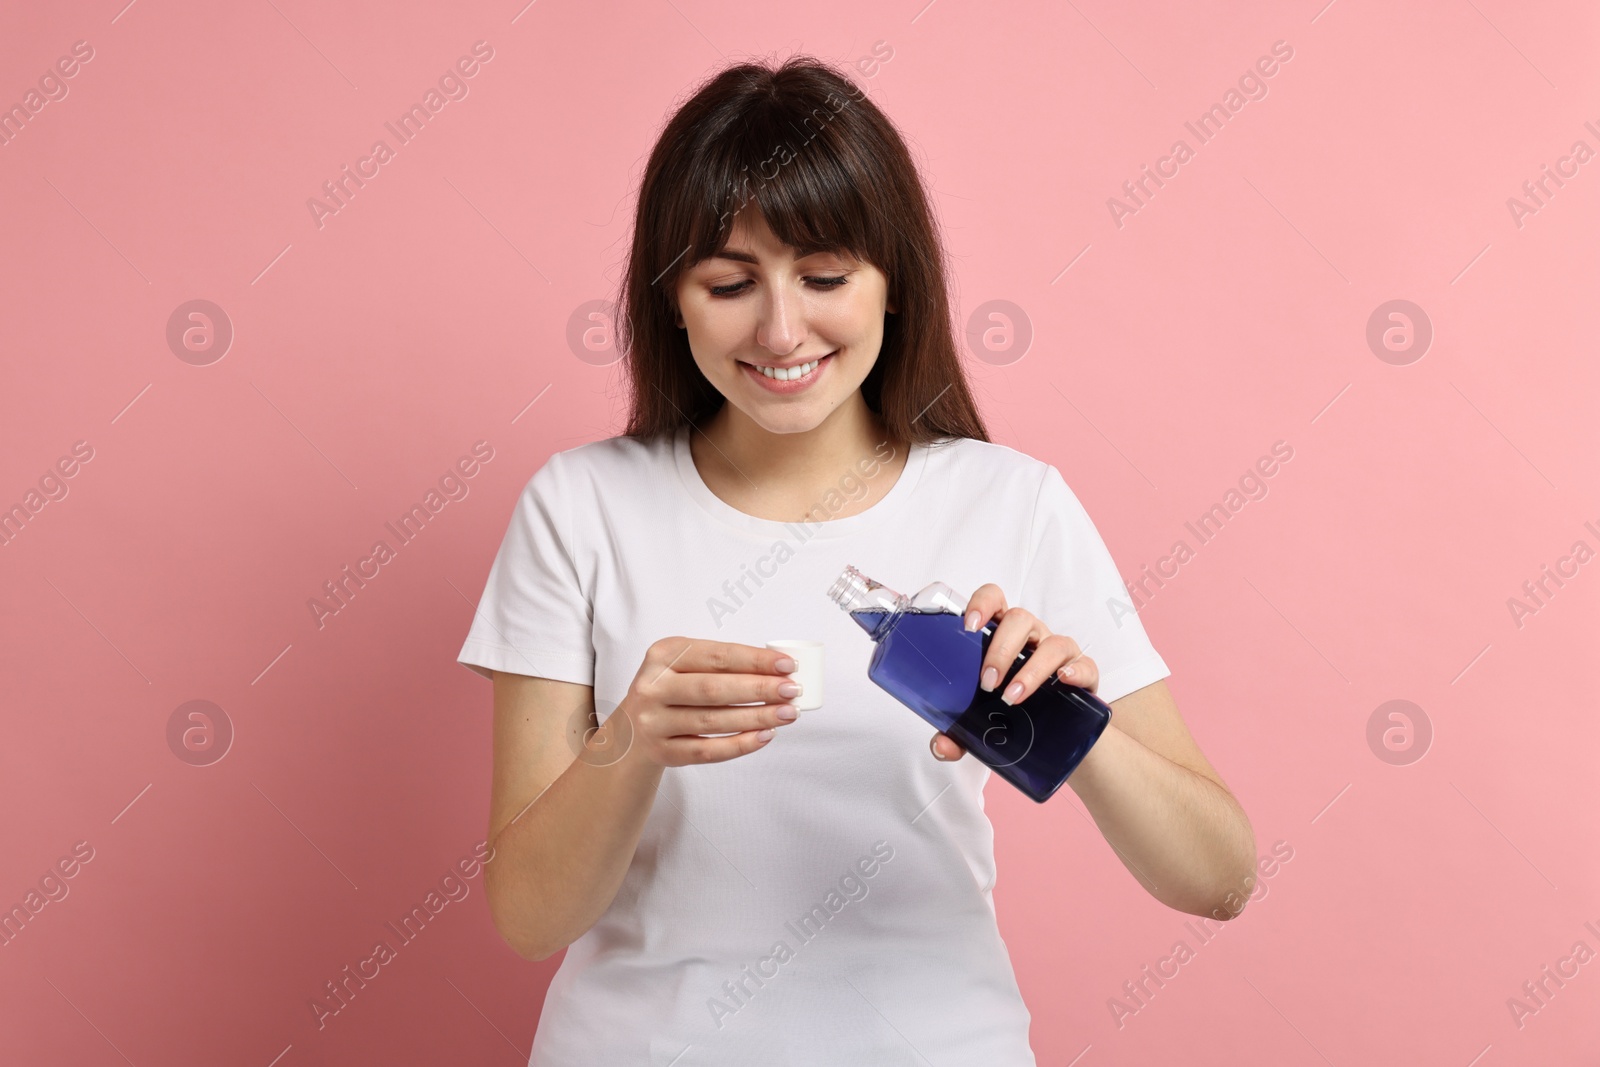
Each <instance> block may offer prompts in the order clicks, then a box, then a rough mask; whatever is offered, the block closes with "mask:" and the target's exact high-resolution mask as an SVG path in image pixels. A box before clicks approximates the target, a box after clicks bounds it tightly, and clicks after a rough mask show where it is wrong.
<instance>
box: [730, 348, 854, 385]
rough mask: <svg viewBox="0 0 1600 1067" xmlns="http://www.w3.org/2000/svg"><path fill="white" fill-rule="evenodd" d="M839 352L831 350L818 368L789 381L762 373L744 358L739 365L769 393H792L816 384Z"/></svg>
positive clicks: (807, 361)
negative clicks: (782, 380)
mask: <svg viewBox="0 0 1600 1067" xmlns="http://www.w3.org/2000/svg"><path fill="white" fill-rule="evenodd" d="M837 354H838V353H837V352H829V353H828V354H827V355H825V356H823V357H822V362H820V363H818V364H817V369H816V370H814V371H812V372H811V373H810V374H808V375H806V376H805V377H804V378H796V379H795V380H794V381H789V382H780V381H778V380H777V379H776V378H768V377H767V376H766V375H765V374H762V373H761V372H760V371H758V370H756V369H755V367H754V366H752V365H751V364H749V363H746V362H744V361H743V360H740V361H739V366H740V368H741V369H743V370H744V372H745V374H746V375H748V376H749V377H751V378H754V379H755V381H756V384H757V385H759V386H761V387H762V388H763V389H765V390H767V391H768V392H769V393H778V394H780V395H788V394H790V393H799V392H802V391H804V390H806V389H809V388H811V387H812V386H813V385H815V384H816V383H817V380H818V379H819V378H821V377H822V375H823V373H824V372H826V371H827V369H828V367H829V366H831V365H832V364H833V357H834V356H835V355H837ZM803 362H806V363H809V362H810V360H804V361H803Z"/></svg>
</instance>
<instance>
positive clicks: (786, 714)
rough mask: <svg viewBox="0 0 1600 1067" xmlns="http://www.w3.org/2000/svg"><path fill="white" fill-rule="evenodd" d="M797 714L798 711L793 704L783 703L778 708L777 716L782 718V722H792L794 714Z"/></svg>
mask: <svg viewBox="0 0 1600 1067" xmlns="http://www.w3.org/2000/svg"><path fill="white" fill-rule="evenodd" d="M799 714H800V713H799V712H798V711H796V710H795V709H794V705H793V704H784V705H781V706H780V707H779V708H778V718H780V719H782V720H783V721H784V722H793V721H794V718H795V716H796V715H799Z"/></svg>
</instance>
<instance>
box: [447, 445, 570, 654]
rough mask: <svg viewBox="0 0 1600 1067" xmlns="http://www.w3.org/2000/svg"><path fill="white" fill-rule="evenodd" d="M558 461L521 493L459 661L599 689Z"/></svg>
mask: <svg viewBox="0 0 1600 1067" xmlns="http://www.w3.org/2000/svg"><path fill="white" fill-rule="evenodd" d="M560 455H561V454H560V453H556V454H555V455H552V456H551V457H550V458H549V460H547V461H546V462H545V465H544V466H543V467H541V468H540V469H539V471H538V473H536V474H535V475H534V476H533V477H532V478H531V479H529V481H528V484H527V486H526V487H525V488H524V489H523V491H522V495H521V496H520V497H519V498H518V499H517V504H516V508H515V509H514V510H513V512H512V515H511V524H510V525H509V526H508V527H507V528H506V533H505V537H504V539H503V540H502V541H501V542H500V551H499V552H498V553H497V554H496V555H495V558H494V564H493V566H491V567H490V568H489V581H488V583H487V584H486V585H485V587H484V590H483V597H482V599H481V600H479V601H478V607H477V610H476V611H475V612H474V613H473V616H472V626H471V627H470V629H469V630H468V631H467V639H466V643H465V644H463V645H462V646H461V653H460V655H458V656H457V657H456V661H457V662H458V663H461V664H463V665H464V666H466V667H467V668H469V669H470V670H473V671H475V672H477V673H478V674H481V675H483V676H484V677H485V678H492V677H493V675H492V674H491V673H490V671H504V672H506V673H508V674H526V675H532V676H534V677H538V678H553V679H555V680H557V681H562V682H577V683H578V684H580V685H593V684H594V612H593V608H592V605H591V603H590V600H589V597H588V596H587V595H586V594H585V592H584V589H583V588H582V583H581V581H580V579H579V571H578V568H577V566H576V565H575V563H574V558H575V557H574V554H573V551H572V549H573V545H572V541H571V539H570V532H571V529H572V527H571V523H570V521H569V520H570V515H571V495H570V483H569V481H568V479H567V478H566V477H565V475H566V473H567V472H566V471H565V470H564V468H563V466H562V463H561V461H560Z"/></svg>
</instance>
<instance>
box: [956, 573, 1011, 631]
mask: <svg viewBox="0 0 1600 1067" xmlns="http://www.w3.org/2000/svg"><path fill="white" fill-rule="evenodd" d="M1005 610H1006V595H1005V593H1003V592H1001V591H1000V587H999V586H998V585H995V584H994V583H993V582H989V583H988V584H987V585H980V586H979V587H978V591H977V592H975V593H973V594H972V599H971V600H968V601H967V608H966V610H965V611H963V612H962V613H961V614H962V620H963V624H964V625H965V626H966V628H967V631H968V632H969V633H970V632H974V631H977V630H981V629H983V627H984V625H985V624H986V623H987V622H988V621H989V620H990V619H992V618H994V617H995V616H996V615H999V614H1001V613H1002V612H1004V611H1005Z"/></svg>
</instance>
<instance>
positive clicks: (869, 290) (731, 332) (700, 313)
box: [678, 211, 894, 433]
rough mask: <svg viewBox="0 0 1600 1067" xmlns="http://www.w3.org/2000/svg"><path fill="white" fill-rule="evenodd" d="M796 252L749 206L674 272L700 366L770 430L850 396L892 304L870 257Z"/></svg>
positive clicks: (801, 427) (814, 418) (813, 423)
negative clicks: (720, 240) (716, 248)
mask: <svg viewBox="0 0 1600 1067" xmlns="http://www.w3.org/2000/svg"><path fill="white" fill-rule="evenodd" d="M794 253H795V250H794V249H793V248H791V247H789V246H788V245H786V244H784V243H783V242H782V241H780V240H778V238H777V237H776V236H775V235H774V234H773V232H772V230H771V229H770V228H769V227H768V226H767V223H766V220H765V219H763V218H762V217H761V215H760V213H759V212H756V211H750V212H747V213H745V215H741V216H740V218H739V219H738V220H737V221H736V222H735V224H734V226H733V229H732V231H731V233H730V236H729V238H728V243H727V247H726V248H724V249H723V250H722V251H721V252H720V253H718V254H717V255H714V256H711V257H709V258H707V259H704V260H701V261H700V262H699V263H696V264H695V265H694V266H693V267H691V268H689V269H688V270H686V271H684V273H683V275H682V276H681V277H680V278H679V280H678V309H679V312H678V314H679V322H678V325H679V326H681V327H683V328H685V329H687V330H688V332H689V348H690V350H691V351H692V352H693V353H694V361H695V363H696V364H698V365H699V367H700V371H701V373H702V374H704V375H705V376H706V378H707V380H709V381H710V382H711V384H712V385H714V386H716V388H717V391H718V392H720V393H721V394H722V395H723V396H724V397H726V398H727V400H728V403H729V404H731V405H732V406H733V407H735V408H737V409H738V410H739V411H741V412H743V413H744V414H745V415H746V416H748V417H749V418H750V419H751V420H752V421H754V422H755V423H756V424H757V425H759V426H761V427H762V428H763V429H765V430H767V431H768V432H771V433H802V432H805V431H807V430H811V429H814V428H816V427H817V426H818V425H820V424H821V423H822V422H823V420H824V419H826V418H827V417H828V416H829V415H830V414H831V413H832V412H833V411H834V410H835V409H837V408H838V407H839V406H840V405H842V404H844V403H845V402H846V401H848V400H849V399H850V398H851V396H852V395H854V394H855V393H856V391H857V390H858V389H860V388H861V383H862V381H863V380H864V379H865V378H866V376H867V372H868V371H870V370H872V366H873V364H874V363H876V362H877V359H878V350H879V348H880V347H881V346H882V343H883V315H884V312H885V311H886V310H887V311H893V310H894V309H893V308H892V307H888V306H887V297H888V288H889V286H888V279H887V278H886V277H884V274H883V272H882V271H880V270H879V269H878V268H877V267H875V266H873V265H872V264H870V263H867V262H864V261H861V260H856V259H851V258H849V257H848V256H847V255H846V254H844V253H834V252H818V253H813V254H811V255H807V256H802V257H799V258H796V257H795V254H794ZM818 361H820V362H818ZM761 367H767V368H783V370H782V371H781V374H782V375H783V376H784V377H789V376H790V375H792V376H793V377H789V380H787V381H784V380H780V379H779V378H774V377H768V376H766V375H764V374H763V373H762V371H761V370H759V369H758V368H761Z"/></svg>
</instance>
